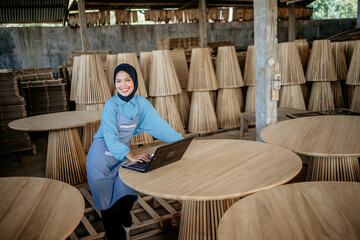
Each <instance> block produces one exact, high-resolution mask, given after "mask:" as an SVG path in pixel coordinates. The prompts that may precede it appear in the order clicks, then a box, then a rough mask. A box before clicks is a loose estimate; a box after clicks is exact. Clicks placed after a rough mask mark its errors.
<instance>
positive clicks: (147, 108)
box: [138, 97, 183, 143]
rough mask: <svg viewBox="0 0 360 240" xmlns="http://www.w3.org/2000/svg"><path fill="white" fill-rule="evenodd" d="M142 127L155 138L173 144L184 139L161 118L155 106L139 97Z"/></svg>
mask: <svg viewBox="0 0 360 240" xmlns="http://www.w3.org/2000/svg"><path fill="white" fill-rule="evenodd" d="M138 102H139V105H140V125H139V127H140V128H141V129H142V130H143V131H145V132H147V133H149V134H150V135H152V136H153V137H155V138H157V139H159V140H161V141H163V142H166V143H171V142H175V141H178V140H180V139H183V136H182V135H181V134H180V133H178V132H176V131H175V130H174V129H173V128H172V127H171V126H170V124H168V123H167V122H166V121H165V120H164V119H162V118H161V116H160V115H159V113H158V112H157V111H156V110H155V108H154V107H153V105H152V104H151V103H150V102H149V101H148V100H146V98H144V97H139V101H138Z"/></svg>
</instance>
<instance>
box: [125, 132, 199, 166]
mask: <svg viewBox="0 0 360 240" xmlns="http://www.w3.org/2000/svg"><path fill="white" fill-rule="evenodd" d="M193 138H194V137H193V136H191V137H188V138H184V139H181V140H179V141H176V142H172V143H169V144H166V145H163V146H160V147H158V148H157V149H156V151H155V153H154V154H152V155H150V161H149V162H142V163H138V162H137V163H133V162H131V161H129V160H127V161H125V162H123V163H122V165H121V166H122V167H123V168H128V169H131V170H135V171H138V172H148V171H151V170H154V169H157V168H159V167H162V166H165V165H168V164H170V163H173V162H176V161H178V160H180V159H181V158H182V156H183V155H184V153H185V151H186V149H187V148H188V147H189V145H190V143H191V141H192V140H193Z"/></svg>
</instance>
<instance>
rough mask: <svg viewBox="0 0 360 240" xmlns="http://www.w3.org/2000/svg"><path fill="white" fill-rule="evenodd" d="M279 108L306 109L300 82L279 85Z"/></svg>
mask: <svg viewBox="0 0 360 240" xmlns="http://www.w3.org/2000/svg"><path fill="white" fill-rule="evenodd" d="M279 108H296V109H301V110H306V106H305V101H304V97H303V94H302V91H301V85H300V84H297V85H287V86H286V85H285V86H282V87H281V91H280V105H279Z"/></svg>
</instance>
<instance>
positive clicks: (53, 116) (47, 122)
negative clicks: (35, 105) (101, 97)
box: [9, 110, 101, 131]
mask: <svg viewBox="0 0 360 240" xmlns="http://www.w3.org/2000/svg"><path fill="white" fill-rule="evenodd" d="M100 119H101V111H100V110H98V111H67V112H58V113H49V114H43V115H38V116H32V117H27V118H21V119H18V120H15V121H12V122H10V123H9V127H10V128H12V129H15V130H21V131H48V130H59V129H66V128H75V127H81V126H84V125H85V124H87V123H93V122H96V121H98V120H100Z"/></svg>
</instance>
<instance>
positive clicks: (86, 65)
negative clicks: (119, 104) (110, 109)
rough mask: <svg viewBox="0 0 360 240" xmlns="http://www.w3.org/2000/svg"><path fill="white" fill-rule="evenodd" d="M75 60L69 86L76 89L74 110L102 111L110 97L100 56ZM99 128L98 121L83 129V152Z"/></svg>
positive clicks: (89, 56) (84, 56) (82, 56)
mask: <svg viewBox="0 0 360 240" xmlns="http://www.w3.org/2000/svg"><path fill="white" fill-rule="evenodd" d="M76 59H77V58H76V57H75V58H74V68H73V75H72V85H71V88H74V89H76V93H74V95H75V96H73V97H74V100H75V103H76V110H77V111H82V110H102V109H103V108H104V104H105V102H106V101H107V100H108V99H109V98H110V97H111V95H110V89H109V85H108V82H107V80H106V76H105V72H104V67H103V64H102V60H101V56H100V55H81V56H80V57H79V58H78V62H76ZM72 91H74V90H72ZM99 126H100V121H98V122H96V123H91V124H87V125H85V127H84V128H83V136H82V143H83V147H84V150H85V152H87V151H88V150H89V148H90V146H91V143H92V140H93V136H94V135H95V133H96V131H97V129H98V128H99Z"/></svg>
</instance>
